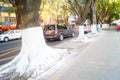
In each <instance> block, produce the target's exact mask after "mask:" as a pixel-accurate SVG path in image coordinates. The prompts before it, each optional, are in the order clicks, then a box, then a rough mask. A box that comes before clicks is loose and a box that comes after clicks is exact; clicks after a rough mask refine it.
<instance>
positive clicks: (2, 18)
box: [0, 2, 16, 22]
mask: <svg viewBox="0 0 120 80" xmlns="http://www.w3.org/2000/svg"><path fill="white" fill-rule="evenodd" d="M10 8H11V5H10V4H8V5H6V4H3V3H2V2H0V22H14V21H15V20H16V15H15V13H14V12H10Z"/></svg>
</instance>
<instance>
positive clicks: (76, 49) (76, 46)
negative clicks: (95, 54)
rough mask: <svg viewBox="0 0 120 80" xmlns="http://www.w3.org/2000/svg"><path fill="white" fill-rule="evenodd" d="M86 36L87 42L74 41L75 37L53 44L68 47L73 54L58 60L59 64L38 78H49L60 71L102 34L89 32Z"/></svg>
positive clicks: (40, 79)
mask: <svg viewBox="0 0 120 80" xmlns="http://www.w3.org/2000/svg"><path fill="white" fill-rule="evenodd" d="M86 36H87V37H88V38H89V41H88V42H85V43H80V42H74V39H72V40H69V41H66V42H63V43H61V44H59V45H56V46H53V47H54V48H63V49H64V48H66V49H68V50H69V51H71V55H69V56H67V57H66V58H65V59H63V60H62V61H60V62H58V64H57V65H55V66H54V67H52V68H51V69H50V70H48V71H46V72H45V73H43V74H42V75H41V76H39V77H38V78H37V80H49V79H50V78H51V76H52V75H54V74H55V73H56V72H57V71H59V70H60V69H61V68H62V67H63V66H64V65H65V64H68V63H71V61H72V60H73V59H74V58H75V57H77V56H78V55H79V54H81V52H83V51H84V50H85V49H86V48H87V47H89V46H90V45H91V43H92V42H94V41H95V40H96V39H97V38H98V37H99V36H100V34H91V33H89V34H87V35H86ZM52 80H57V79H52ZM64 80H66V79H64ZM74 80H75V79H74Z"/></svg>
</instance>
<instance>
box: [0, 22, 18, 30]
mask: <svg viewBox="0 0 120 80" xmlns="http://www.w3.org/2000/svg"><path fill="white" fill-rule="evenodd" d="M13 29H16V25H13V23H11V22H1V23H0V30H1V31H7V30H13Z"/></svg>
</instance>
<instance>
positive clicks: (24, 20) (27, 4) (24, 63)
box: [0, 0, 67, 80]
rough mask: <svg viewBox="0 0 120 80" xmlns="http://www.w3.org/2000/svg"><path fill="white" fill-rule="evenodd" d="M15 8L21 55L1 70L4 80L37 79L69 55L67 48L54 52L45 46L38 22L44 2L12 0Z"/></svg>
mask: <svg viewBox="0 0 120 80" xmlns="http://www.w3.org/2000/svg"><path fill="white" fill-rule="evenodd" d="M10 3H11V4H12V5H13V6H14V7H16V10H17V11H16V12H17V21H20V23H19V25H20V26H19V28H20V29H21V30H22V47H21V51H20V53H19V54H18V55H17V56H16V57H15V59H13V60H12V61H11V62H9V63H8V64H6V65H4V66H2V67H1V68H0V79H2V80H5V79H7V80H18V79H20V80H28V79H29V78H33V79H34V80H36V78H37V77H38V76H39V75H40V74H41V73H42V72H44V71H45V70H47V69H49V68H50V67H51V66H53V65H55V64H56V63H57V61H59V60H61V59H62V58H63V57H64V56H65V54H66V53H67V50H66V49H62V50H61V49H53V48H51V47H48V46H47V45H46V42H45V40H44V37H43V31H42V28H41V27H40V22H39V11H40V10H39V8H40V4H41V0H10Z"/></svg>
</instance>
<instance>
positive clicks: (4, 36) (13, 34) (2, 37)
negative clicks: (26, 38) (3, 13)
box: [0, 30, 21, 42]
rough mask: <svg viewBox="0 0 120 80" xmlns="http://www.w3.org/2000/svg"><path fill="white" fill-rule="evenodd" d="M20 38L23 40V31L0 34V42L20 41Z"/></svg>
mask: <svg viewBox="0 0 120 80" xmlns="http://www.w3.org/2000/svg"><path fill="white" fill-rule="evenodd" d="M20 38H21V30H9V31H5V32H4V33H2V34H0V41H5V42H7V41H9V40H13V39H20Z"/></svg>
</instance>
